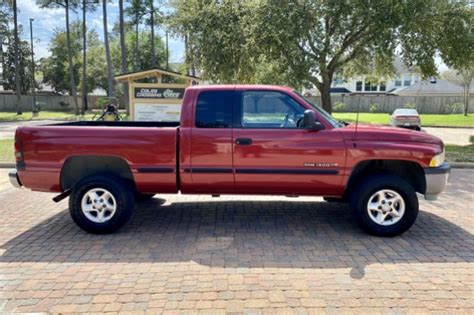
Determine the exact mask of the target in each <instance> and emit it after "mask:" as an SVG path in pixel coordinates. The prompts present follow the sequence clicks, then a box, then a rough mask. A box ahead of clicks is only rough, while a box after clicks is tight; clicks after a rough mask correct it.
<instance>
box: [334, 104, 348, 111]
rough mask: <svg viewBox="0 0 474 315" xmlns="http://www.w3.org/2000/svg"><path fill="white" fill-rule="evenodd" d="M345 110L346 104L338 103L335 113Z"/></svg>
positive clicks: (335, 105)
mask: <svg viewBox="0 0 474 315" xmlns="http://www.w3.org/2000/svg"><path fill="white" fill-rule="evenodd" d="M345 108H346V104H344V103H342V102H336V103H335V104H334V111H335V112H343V111H344V109H345Z"/></svg>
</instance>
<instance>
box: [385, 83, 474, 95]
mask: <svg viewBox="0 0 474 315" xmlns="http://www.w3.org/2000/svg"><path fill="white" fill-rule="evenodd" d="M461 93H462V87H461V86H459V85H457V84H455V83H452V82H450V81H446V80H440V79H438V80H436V82H430V81H426V80H425V81H420V82H417V83H414V84H412V85H410V86H407V87H404V88H400V89H396V90H394V91H391V92H390V94H396V95H401V96H403V95H407V96H409V95H420V94H422V95H427V94H428V95H442V94H445V95H446V94H448V95H459V94H461ZM470 93H474V86H471V90H470Z"/></svg>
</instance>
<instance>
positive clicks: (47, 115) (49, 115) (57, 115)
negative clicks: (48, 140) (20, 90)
mask: <svg viewBox="0 0 474 315" xmlns="http://www.w3.org/2000/svg"><path fill="white" fill-rule="evenodd" d="M92 116H93V114H86V115H84V116H76V115H74V113H73V112H49V111H41V112H39V114H38V116H37V117H33V116H32V113H31V112H24V113H23V114H22V115H17V114H16V113H12V112H9V113H5V112H0V121H12V120H36V119H63V120H90V119H92Z"/></svg>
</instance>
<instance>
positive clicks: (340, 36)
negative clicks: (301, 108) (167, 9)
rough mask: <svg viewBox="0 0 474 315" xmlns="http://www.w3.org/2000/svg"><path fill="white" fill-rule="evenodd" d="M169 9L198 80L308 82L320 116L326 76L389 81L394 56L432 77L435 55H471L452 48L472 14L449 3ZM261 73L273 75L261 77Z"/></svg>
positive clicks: (246, 2) (181, 4)
mask: <svg viewBox="0 0 474 315" xmlns="http://www.w3.org/2000/svg"><path fill="white" fill-rule="evenodd" d="M172 5H173V9H174V11H173V17H172V19H171V22H170V24H171V26H172V27H173V29H174V31H175V32H176V33H177V34H179V35H180V36H182V37H183V38H186V39H187V43H188V46H189V47H190V48H189V51H192V55H193V57H194V58H193V59H196V60H195V61H194V64H198V65H199V66H200V67H201V68H202V70H203V75H204V76H205V77H206V78H208V79H210V80H212V81H215V82H223V83H224V82H228V83H233V82H252V83H254V82H265V80H268V79H269V80H270V81H274V82H275V83H276V82H279V81H286V83H287V84H289V85H294V86H299V85H301V84H305V83H307V82H310V83H312V84H313V85H315V86H316V87H317V88H318V89H319V90H320V92H321V95H322V96H323V99H322V101H323V107H324V108H325V109H327V110H331V104H330V98H328V95H329V88H330V85H331V82H332V79H333V76H334V74H335V73H338V72H341V71H342V70H346V72H348V73H352V74H358V73H364V74H367V73H373V74H375V75H376V76H380V75H383V74H391V73H393V71H394V69H393V65H392V60H393V59H394V55H395V53H396V51H397V49H400V51H401V54H402V56H403V60H404V61H405V63H406V64H407V65H410V66H412V67H416V68H417V69H419V71H420V72H421V73H422V74H423V75H425V76H428V75H433V74H434V73H435V72H436V67H435V63H434V57H435V55H436V54H437V53H438V52H440V53H441V56H442V57H443V60H450V59H454V58H458V59H460V60H462V57H466V58H467V56H468V55H472V53H471V52H472V51H473V49H469V47H471V46H464V44H463V45H461V44H459V45H458V44H456V43H460V42H462V41H463V40H464V39H465V38H467V37H469V36H472V33H473V32H472V29H471V28H472V23H470V21H471V20H470V18H471V17H472V11H469V10H467V9H466V8H465V7H463V6H462V5H460V4H457V3H456V2H454V1H449V0H411V1H398V2H394V1H388V0H379V1H375V2H374V1H367V0H354V1H316V0H313V1H252V0H242V1H238V2H237V1H199V0H189V1H178V0H176V1H172ZM456 19H458V21H454V20H456ZM454 31H455V32H454ZM451 32H453V34H452V36H451V35H450V33H451ZM448 38H449V39H448ZM452 38H455V41H456V43H453V40H452ZM450 45H452V46H453V47H457V48H456V49H457V51H456V53H454V52H453V51H452V49H451V48H450V47H451V46H450ZM188 59H189V58H187V60H188ZM265 63H269V64H270V67H268V66H267V65H266V64H265ZM261 69H263V70H264V71H269V69H270V70H271V69H275V70H276V71H274V72H272V73H271V75H262V74H261V73H260V70H261ZM265 83H266V82H265Z"/></svg>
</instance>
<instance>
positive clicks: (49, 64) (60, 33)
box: [41, 21, 106, 94]
mask: <svg viewBox="0 0 474 315" xmlns="http://www.w3.org/2000/svg"><path fill="white" fill-rule="evenodd" d="M70 33H71V37H70V40H71V55H72V59H73V75H74V81H75V82H80V85H81V86H83V85H84V84H83V83H84V82H82V80H84V76H83V73H81V68H82V60H81V51H82V43H81V42H82V38H83V36H82V23H81V22H79V21H75V22H73V23H72V24H71V27H70ZM66 42H67V36H66V32H65V30H64V29H56V30H54V32H53V36H52V39H51V42H50V45H49V51H50V52H51V56H49V57H48V58H43V59H42V61H41V72H42V73H43V83H47V84H49V85H51V87H53V89H54V90H55V91H56V92H58V93H69V94H71V85H70V80H69V78H68V69H69V61H68V51H67V48H66V46H67V45H66ZM86 47H87V49H88V53H87V64H88V68H91V67H97V65H96V63H97V62H99V60H101V59H99V55H98V53H97V52H98V51H100V53H101V54H103V55H105V54H104V50H103V44H102V42H101V41H100V40H99V35H98V34H97V32H96V31H94V30H89V31H88V32H87V44H86ZM97 47H99V48H101V49H102V50H100V49H98V48H97ZM89 55H91V56H89ZM102 61H103V62H102V63H101V65H100V67H101V71H102V72H103V73H104V74H103V76H104V77H105V78H106V76H105V73H106V67H105V59H104V60H102ZM82 69H83V68H82ZM81 78H82V79H81ZM86 80H87V82H86V84H85V86H86V87H87V90H86V91H87V92H91V91H92V90H94V89H95V88H97V87H99V86H101V87H102V84H101V83H99V82H100V80H101V77H98V76H97V72H96V71H95V70H94V73H89V71H88V73H87V74H86Z"/></svg>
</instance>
